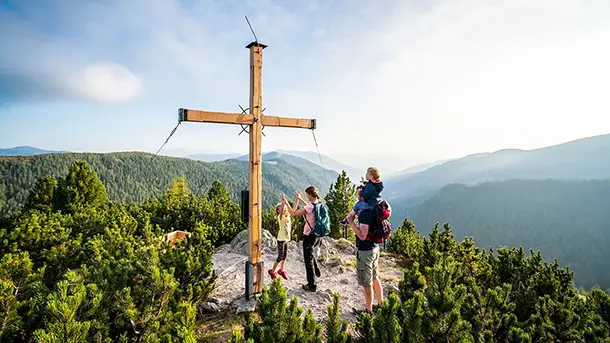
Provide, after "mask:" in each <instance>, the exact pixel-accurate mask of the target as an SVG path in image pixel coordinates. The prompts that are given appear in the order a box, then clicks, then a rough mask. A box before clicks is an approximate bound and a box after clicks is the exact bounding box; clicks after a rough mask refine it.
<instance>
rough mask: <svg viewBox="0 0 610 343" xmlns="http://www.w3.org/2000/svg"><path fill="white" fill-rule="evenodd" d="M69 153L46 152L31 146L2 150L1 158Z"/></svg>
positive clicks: (0, 150)
mask: <svg viewBox="0 0 610 343" xmlns="http://www.w3.org/2000/svg"><path fill="white" fill-rule="evenodd" d="M65 152H67V151H57V150H45V149H39V148H35V147H31V146H17V147H14V148H8V149H0V156H32V155H41V154H59V153H65Z"/></svg>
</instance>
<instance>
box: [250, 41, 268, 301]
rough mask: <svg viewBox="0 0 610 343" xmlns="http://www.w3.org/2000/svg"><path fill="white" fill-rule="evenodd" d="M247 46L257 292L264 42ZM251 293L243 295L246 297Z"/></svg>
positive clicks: (257, 288) (259, 284)
mask: <svg viewBox="0 0 610 343" xmlns="http://www.w3.org/2000/svg"><path fill="white" fill-rule="evenodd" d="M246 48H248V49H250V114H252V115H253V116H254V122H253V123H252V125H250V174H249V185H250V221H249V224H248V247H249V249H248V259H249V261H250V263H251V266H252V277H253V280H252V293H253V294H256V293H260V292H261V291H262V288H263V263H262V261H261V252H262V241H261V236H262V222H261V216H262V202H263V190H262V184H263V182H262V176H263V175H262V163H261V159H262V156H261V155H262V152H261V143H262V142H261V141H262V113H263V111H262V106H263V97H262V74H263V49H264V48H266V46H265V45H263V44H260V43H258V42H252V43H250V44H248V46H246ZM249 295H250V294H246V297H249Z"/></svg>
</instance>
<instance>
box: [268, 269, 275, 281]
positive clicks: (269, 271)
mask: <svg viewBox="0 0 610 343" xmlns="http://www.w3.org/2000/svg"><path fill="white" fill-rule="evenodd" d="M267 273H269V276H271V280H275V278H276V277H277V275H275V272H274V271H273V270H271V269H269V270H268V271H267Z"/></svg>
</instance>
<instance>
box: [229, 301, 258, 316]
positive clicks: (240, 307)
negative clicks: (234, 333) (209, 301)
mask: <svg viewBox="0 0 610 343" xmlns="http://www.w3.org/2000/svg"><path fill="white" fill-rule="evenodd" d="M233 308H234V309H235V314H242V313H245V312H254V310H256V299H250V300H246V299H245V298H241V299H239V300H237V301H235V303H233Z"/></svg>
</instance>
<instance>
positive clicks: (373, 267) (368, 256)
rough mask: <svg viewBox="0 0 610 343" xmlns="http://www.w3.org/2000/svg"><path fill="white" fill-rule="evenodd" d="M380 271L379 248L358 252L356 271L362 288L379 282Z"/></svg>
mask: <svg viewBox="0 0 610 343" xmlns="http://www.w3.org/2000/svg"><path fill="white" fill-rule="evenodd" d="M378 269H379V247H375V248H374V249H373V250H363V251H357V252H356V270H357V274H358V284H359V285H360V286H370V285H371V284H372V283H373V280H377V274H378V272H379V271H378Z"/></svg>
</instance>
